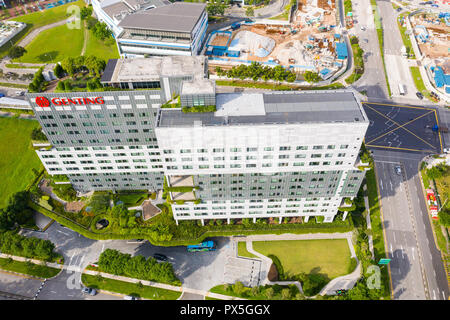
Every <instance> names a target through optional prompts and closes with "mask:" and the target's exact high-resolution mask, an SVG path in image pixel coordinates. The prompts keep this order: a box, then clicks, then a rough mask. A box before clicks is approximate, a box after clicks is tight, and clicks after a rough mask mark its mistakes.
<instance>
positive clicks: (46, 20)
mask: <svg viewBox="0 0 450 320" xmlns="http://www.w3.org/2000/svg"><path fill="white" fill-rule="evenodd" d="M73 5H76V6H79V7H83V6H85V3H84V1H82V0H80V1H77V2H72V3H68V4H65V5H62V6H59V7H55V8H52V9H46V10H44V11H39V12H33V13H29V14H26V15H24V16H20V17H17V18H13V19H12V20H14V21H19V22H25V23H27V24H31V25H33V28H39V27H42V26H45V25H47V24H51V23H55V22H57V21H61V20H63V19H64V18H68V17H70V15H71V14H72V13H68V12H67V8H68V7H69V6H73Z"/></svg>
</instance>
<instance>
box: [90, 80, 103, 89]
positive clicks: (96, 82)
mask: <svg viewBox="0 0 450 320" xmlns="http://www.w3.org/2000/svg"><path fill="white" fill-rule="evenodd" d="M101 87H102V84H101V83H100V80H99V79H98V78H94V79H91V80H89V81H88V82H87V89H88V91H95V90H97V89H100V88H101Z"/></svg>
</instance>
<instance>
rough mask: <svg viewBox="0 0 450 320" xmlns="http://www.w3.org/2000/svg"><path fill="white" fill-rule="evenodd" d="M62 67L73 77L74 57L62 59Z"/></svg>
mask: <svg viewBox="0 0 450 320" xmlns="http://www.w3.org/2000/svg"><path fill="white" fill-rule="evenodd" d="M61 67H62V68H63V69H64V70H66V72H67V73H68V74H69V75H70V76H71V77H73V76H74V74H75V60H74V59H73V58H72V57H67V58H65V59H64V60H63V61H61Z"/></svg>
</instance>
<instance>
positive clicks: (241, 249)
mask: <svg viewBox="0 0 450 320" xmlns="http://www.w3.org/2000/svg"><path fill="white" fill-rule="evenodd" d="M238 256H240V257H246V258H258V257H257V256H255V255H254V254H253V253H250V252H248V251H247V243H246V242H245V241H239V242H238Z"/></svg>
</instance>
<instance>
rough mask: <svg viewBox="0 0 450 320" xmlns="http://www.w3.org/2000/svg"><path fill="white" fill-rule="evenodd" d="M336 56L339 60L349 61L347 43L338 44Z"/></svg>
mask: <svg viewBox="0 0 450 320" xmlns="http://www.w3.org/2000/svg"><path fill="white" fill-rule="evenodd" d="M336 55H337V58H338V59H341V60H344V59H347V57H348V51H347V45H346V44H345V42H336Z"/></svg>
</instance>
